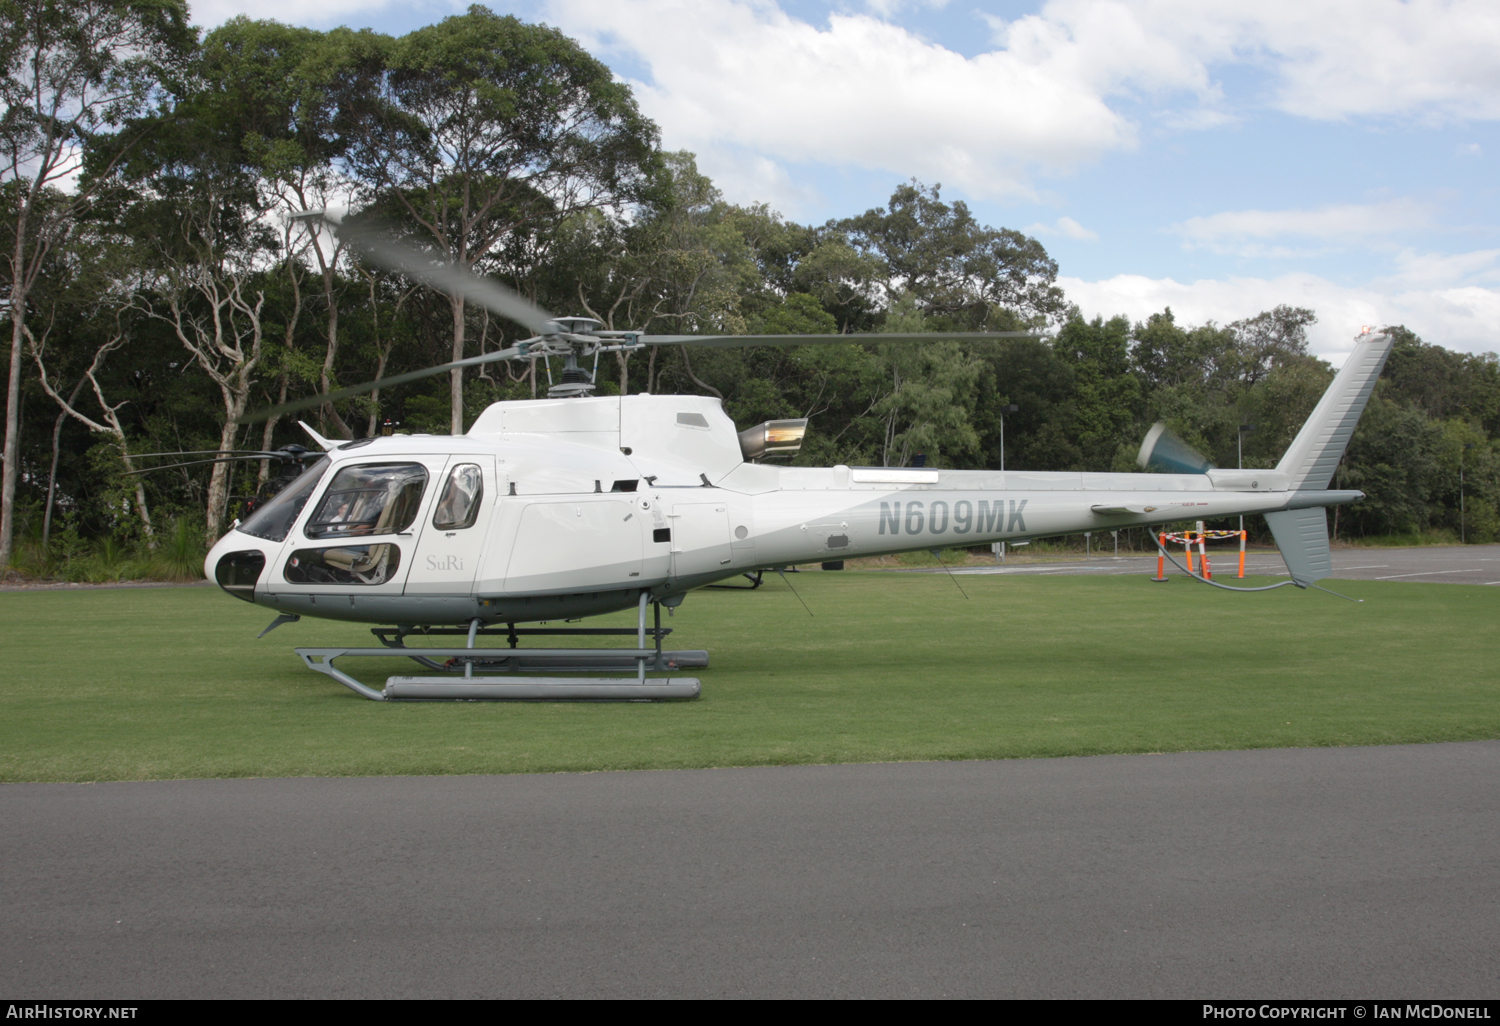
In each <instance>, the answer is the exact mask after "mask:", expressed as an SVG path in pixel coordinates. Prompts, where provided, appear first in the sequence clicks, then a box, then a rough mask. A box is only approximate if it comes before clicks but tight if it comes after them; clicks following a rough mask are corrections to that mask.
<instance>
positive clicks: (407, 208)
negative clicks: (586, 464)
mask: <svg viewBox="0 0 1500 1026" xmlns="http://www.w3.org/2000/svg"><path fill="white" fill-rule="evenodd" d="M383 71H384V74H383V79H382V87H381V93H380V97H379V100H380V103H379V104H378V106H377V107H376V108H375V110H374V112H373V116H371V117H370V118H368V119H367V121H366V122H365V125H366V130H365V132H364V133H363V134H362V136H361V137H360V138H359V139H358V140H357V143H356V145H355V146H354V147H353V148H352V149H351V166H352V167H354V168H355V169H356V170H357V172H358V173H359V175H360V176H361V177H362V178H363V179H364V180H366V181H368V182H371V183H373V184H374V185H375V186H376V187H377V188H378V189H379V190H380V191H381V192H382V193H383V194H384V196H385V197H386V198H387V200H388V201H389V203H390V205H392V206H394V207H396V208H397V209H399V210H400V211H401V212H402V214H403V215H404V216H405V218H406V219H408V220H409V221H410V222H411V223H412V224H413V225H415V226H416V229H417V231H418V232H419V233H420V237H421V238H422V239H423V241H424V242H425V243H426V244H427V245H428V246H429V247H430V248H431V250H432V251H433V252H434V254H435V256H436V257H437V258H438V259H441V260H443V261H445V262H448V263H450V264H453V265H455V266H457V267H461V268H463V269H465V270H470V269H475V268H476V267H477V268H478V270H480V271H481V272H485V271H491V270H494V269H495V268H494V266H493V265H494V263H495V259H494V258H495V257H496V256H497V254H499V253H500V252H501V251H502V249H503V247H504V244H505V243H506V241H507V240H508V239H509V238H511V237H512V236H513V235H514V234H515V233H517V232H521V231H529V230H533V229H535V228H537V227H539V226H550V225H552V224H555V223H556V222H557V221H558V220H559V219H561V218H563V217H566V216H567V215H569V214H572V213H575V212H577V211H580V210H585V209H588V208H606V207H616V206H620V205H623V204H626V203H629V202H631V201H633V200H635V199H637V198H639V197H640V196H641V195H642V194H643V193H644V192H645V191H646V190H647V189H648V187H649V184H650V180H651V177H652V171H653V169H654V168H655V166H656V159H657V158H656V129H655V126H654V125H652V123H651V122H650V121H648V120H647V119H646V118H645V117H643V116H642V115H641V113H640V111H639V110H638V109H637V108H636V104H635V100H634V98H633V97H632V96H631V94H630V90H629V88H628V87H627V86H625V85H624V84H622V83H619V82H617V81H615V79H614V77H613V75H612V74H611V73H610V71H609V69H608V68H607V67H605V66H604V65H603V64H602V63H600V62H599V61H597V60H595V59H594V58H593V57H591V56H590V55H589V54H588V53H587V52H585V51H584V50H583V49H582V48H581V47H580V46H579V45H578V44H577V43H575V42H573V41H572V40H571V39H568V38H567V37H566V36H564V35H563V34H562V33H560V32H558V31H557V30H556V29H552V28H547V27H545V26H540V25H528V24H525V23H523V22H521V21H519V20H517V19H516V18H514V17H508V16H507V17H501V16H498V15H496V14H494V13H492V12H491V11H489V10H487V9H485V8H483V7H478V6H475V7H470V8H469V10H468V11H467V13H465V14H462V15H457V16H454V17H450V18H446V19H444V20H443V21H441V22H439V23H438V24H436V25H429V26H427V27H425V28H422V29H418V30H417V31H415V32H412V33H410V34H409V35H406V36H403V37H402V38H400V39H398V40H396V41H394V42H393V43H391V44H389V45H388V46H387V48H386V50H385V54H384V65H383ZM449 306H450V310H451V312H452V358H453V359H455V360H458V359H461V358H462V357H463V356H464V345H465V336H466V331H465V328H466V323H465V322H466V318H465V306H464V298H463V296H462V295H460V294H453V295H450V296H449ZM450 385H451V421H452V430H453V432H454V433H455V434H458V433H461V432H462V431H463V428H464V425H463V376H462V372H461V371H458V370H455V371H453V372H452V374H451V379H450Z"/></svg>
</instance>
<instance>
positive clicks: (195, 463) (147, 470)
mask: <svg viewBox="0 0 1500 1026" xmlns="http://www.w3.org/2000/svg"><path fill="white" fill-rule="evenodd" d="M313 455H315V456H321V455H323V454H322V453H314V454H313ZM278 458H279V457H277V456H274V455H271V454H269V453H267V454H265V455H256V456H224V457H222V458H220V459H216V460H190V461H189V462H187V463H167V464H163V465H162V466H160V467H142V468H141V469H140V470H125V471H121V473H122V474H124V475H125V476H127V477H128V476H130V475H131V474H154V473H156V472H157V471H158V470H180V469H181V468H183V467H202V466H206V465H207V464H210V463H240V462H243V461H254V462H259V461H260V460H266V459H278ZM299 462H300V461H299Z"/></svg>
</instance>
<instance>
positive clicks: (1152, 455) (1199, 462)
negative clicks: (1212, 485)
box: [1135, 421, 1214, 474]
mask: <svg viewBox="0 0 1500 1026" xmlns="http://www.w3.org/2000/svg"><path fill="white" fill-rule="evenodd" d="M1135 461H1136V462H1137V463H1139V464H1140V465H1141V466H1142V467H1144V468H1148V469H1149V468H1152V467H1155V468H1156V469H1157V470H1165V471H1167V472H1168V473H1172V474H1204V473H1207V472H1208V471H1210V470H1213V469H1214V465H1213V463H1211V462H1209V459H1208V457H1207V456H1204V455H1203V454H1202V453H1201V452H1199V451H1198V450H1197V449H1194V448H1193V447H1192V446H1191V445H1188V444H1187V443H1186V442H1184V441H1183V440H1182V439H1181V438H1178V437H1177V436H1176V435H1175V434H1173V433H1172V429H1171V428H1169V427H1167V425H1166V424H1165V423H1164V422H1163V421H1157V422H1156V423H1155V424H1154V425H1152V427H1151V430H1150V431H1148V432H1146V437H1145V440H1144V441H1142V442H1141V451H1140V452H1139V453H1137V454H1136V457H1135Z"/></svg>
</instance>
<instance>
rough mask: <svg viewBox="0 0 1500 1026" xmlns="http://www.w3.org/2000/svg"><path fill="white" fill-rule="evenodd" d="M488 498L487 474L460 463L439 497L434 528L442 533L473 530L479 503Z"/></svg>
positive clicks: (434, 517) (433, 517) (469, 464)
mask: <svg viewBox="0 0 1500 1026" xmlns="http://www.w3.org/2000/svg"><path fill="white" fill-rule="evenodd" d="M483 498H484V474H483V473H482V472H481V471H480V469H479V466H478V465H477V464H474V463H460V464H459V465H458V466H456V467H454V468H453V472H452V473H450V474H449V475H448V481H447V483H446V484H445V485H443V494H442V495H440V496H438V502H437V509H436V511H434V512H433V514H432V526H433V527H435V528H437V529H438V530H439V531H461V530H463V529H464V528H466V527H473V526H474V521H475V520H476V519H477V518H478V516H479V502H480V500H481V499H483Z"/></svg>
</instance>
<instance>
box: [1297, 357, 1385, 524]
mask: <svg viewBox="0 0 1500 1026" xmlns="http://www.w3.org/2000/svg"><path fill="white" fill-rule="evenodd" d="M1394 344H1395V339H1393V338H1392V337H1391V336H1390V335H1385V334H1380V335H1363V336H1361V337H1360V338H1359V339H1358V340H1357V341H1356V342H1355V345H1354V352H1352V353H1350V354H1349V359H1348V360H1347V361H1345V363H1344V366H1343V368H1342V369H1341V370H1340V371H1339V372H1338V375H1337V376H1336V377H1335V378H1334V379H1333V384H1331V385H1329V386H1328V391H1326V392H1324V393H1323V398H1322V399H1320V400H1319V401H1318V405H1317V408H1316V409H1314V410H1313V412H1312V416H1311V417H1308V418H1307V423H1306V424H1303V425H1302V430H1301V431H1299V432H1298V433H1297V437H1296V438H1295V439H1293V440H1292V444H1291V446H1290V447H1289V448H1288V449H1287V451H1286V455H1285V456H1283V457H1282V458H1281V462H1280V463H1278V464H1277V465H1276V469H1277V470H1279V471H1280V472H1282V473H1283V474H1286V475H1287V479H1288V485H1287V487H1288V489H1289V490H1291V491H1294V492H1295V491H1302V490H1308V491H1321V490H1322V489H1324V488H1327V487H1328V483H1329V482H1330V481H1332V480H1333V472H1334V470H1335V469H1336V468H1337V467H1338V465H1339V460H1341V459H1342V458H1343V456H1344V449H1345V448H1347V447H1348V445H1349V438H1350V437H1351V436H1352V435H1353V434H1354V426H1355V425H1356V424H1358V423H1359V417H1360V414H1362V413H1364V412H1365V404H1366V403H1367V402H1369V401H1370V393H1371V392H1373V391H1374V390H1375V382H1376V381H1377V380H1378V379H1379V378H1380V371H1381V368H1383V367H1384V366H1385V358H1386V357H1387V356H1389V355H1390V354H1391V347H1392V346H1393V345H1394ZM1278 541H1279V539H1278Z"/></svg>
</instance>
